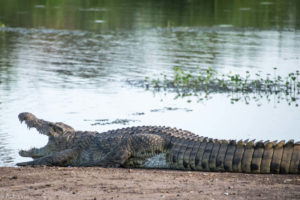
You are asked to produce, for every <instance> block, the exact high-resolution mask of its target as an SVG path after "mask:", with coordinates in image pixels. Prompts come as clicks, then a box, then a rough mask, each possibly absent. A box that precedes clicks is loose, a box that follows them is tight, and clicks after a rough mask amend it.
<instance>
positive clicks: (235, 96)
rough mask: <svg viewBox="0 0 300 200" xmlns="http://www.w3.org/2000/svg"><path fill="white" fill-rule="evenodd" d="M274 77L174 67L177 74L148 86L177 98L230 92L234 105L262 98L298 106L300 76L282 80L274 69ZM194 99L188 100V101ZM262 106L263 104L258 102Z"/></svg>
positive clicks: (207, 96)
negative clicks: (185, 69) (171, 92)
mask: <svg viewBox="0 0 300 200" xmlns="http://www.w3.org/2000/svg"><path fill="white" fill-rule="evenodd" d="M273 70H274V71H273V75H271V74H265V75H264V74H262V72H257V73H255V74H254V75H253V74H251V73H250V72H249V71H246V72H245V74H244V75H240V74H233V73H231V72H229V73H228V74H220V73H218V72H217V71H216V70H214V69H212V68H207V69H205V70H203V69H202V70H201V69H198V70H195V71H184V70H183V69H182V68H180V67H174V69H173V75H172V76H167V75H166V74H161V76H160V77H159V78H156V79H150V78H149V77H146V80H145V82H144V85H143V86H144V87H145V88H147V89H149V90H153V91H160V90H169V91H175V92H176V93H177V96H176V98H179V97H190V96H197V97H198V101H202V100H205V99H210V98H211V96H210V94H212V93H228V97H229V98H230V100H231V103H235V102H238V101H244V102H245V103H246V104H248V103H249V102H250V100H251V99H252V100H255V101H256V102H259V100H261V99H262V98H264V97H265V98H266V99H267V100H268V101H271V97H273V99H274V101H276V102H277V103H280V102H281V101H282V100H285V101H287V103H288V104H289V105H292V104H293V105H295V106H297V107H298V100H299V96H300V95H299V94H300V73H299V70H297V71H296V72H292V73H289V74H288V76H286V77H282V76H280V75H277V73H276V71H277V68H273ZM190 101H191V100H190V99H188V102H190ZM258 105H259V103H258Z"/></svg>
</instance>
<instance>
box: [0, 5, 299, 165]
mask: <svg viewBox="0 0 300 200" xmlns="http://www.w3.org/2000/svg"><path fill="white" fill-rule="evenodd" d="M299 13H300V1H297V0H291V1H285V0H271V1H258V0H252V1H238V0H228V1H211V0H207V1H203V0H202V1H199V0H198V1H194V0H189V1H184V0H172V1H157V0H147V1H146V0H139V1H137V0H135V1H132V0H126V1H124V0H107V1H98V0H97V1H96V0H94V1H91V0H41V1H38V0H26V1H24V0H1V2H0V27H1V28H0V165H14V163H16V162H19V161H21V160H23V159H22V158H20V157H19V156H18V154H17V152H18V150H19V149H22V148H23V149H26V148H29V147H31V146H36V147H38V146H43V145H44V144H45V143H46V140H47V138H45V137H43V136H40V135H37V134H36V132H35V131H33V130H31V131H30V132H29V131H27V130H26V128H25V126H22V125H20V124H19V123H18V120H17V114H18V113H20V112H23V111H29V112H32V113H34V114H36V115H37V116H39V117H41V118H44V119H46V120H50V121H63V122H65V123H67V124H70V125H71V126H73V127H74V128H76V129H81V130H97V131H103V130H108V129H111V128H120V127H124V126H131V125H150V124H152V125H167V126H175V127H178V128H183V129H187V130H190V131H193V132H195V133H198V134H199V135H205V136H209V137H215V138H220V139H221V138H226V139H229V138H232V139H246V138H257V139H270V140H273V139H274V140H275V139H279V140H280V139H291V138H293V139H296V140H299V139H300V134H299V133H298V132H299V131H298V130H299V129H298V126H299V122H300V117H299V116H300V111H299V107H295V106H289V105H288V104H287V103H286V102H285V101H281V102H279V103H278V102H277V101H276V97H272V96H271V97H268V98H269V100H268V99H267V98H265V97H262V98H260V99H259V100H251V101H250V103H249V104H248V105H247V104H245V101H242V102H239V103H236V104H234V105H232V104H231V103H230V100H228V97H227V96H228V94H218V93H216V94H213V95H212V97H211V98H209V99H206V100H205V101H201V102H200V103H197V98H196V97H195V99H193V97H191V98H190V99H191V100H192V101H191V103H188V102H187V100H186V99H177V100H174V97H175V96H176V94H173V93H165V94H164V93H156V94H152V93H151V92H149V91H145V90H144V89H142V88H135V87H132V86H130V85H128V84H127V83H126V80H142V79H144V77H145V76H149V77H151V78H155V77H156V76H159V74H160V73H165V74H168V73H172V69H173V67H174V66H178V67H182V68H183V69H186V70H195V69H196V68H197V67H200V68H203V69H205V68H208V67H211V68H213V69H215V70H217V71H218V72H219V73H228V72H230V71H231V72H233V73H242V74H243V73H244V72H245V71H250V72H251V73H256V72H258V71H261V72H262V73H270V72H273V68H274V67H277V68H278V70H277V73H278V74H281V75H282V76H285V75H287V74H288V73H290V72H294V71H296V70H299V69H300V53H299V52H300V14H299ZM254 95H257V94H254Z"/></svg>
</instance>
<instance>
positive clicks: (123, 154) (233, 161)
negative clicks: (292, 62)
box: [17, 112, 300, 174]
mask: <svg viewBox="0 0 300 200" xmlns="http://www.w3.org/2000/svg"><path fill="white" fill-rule="evenodd" d="M18 117H19V120H20V122H21V123H22V122H25V123H26V124H27V126H28V128H29V129H30V128H35V129H36V130H37V131H38V132H39V133H40V134H44V135H47V136H48V138H49V140H48V143H47V144H46V146H44V147H42V148H32V149H30V150H27V151H25V150H21V151H20V152H19V154H20V155H21V156H23V157H31V158H33V160H31V161H27V162H21V163H17V165H18V166H35V165H48V166H78V167H92V166H100V167H130V168H152V169H155V168H161V169H175V170H197V171H216V172H244V173H291V174H299V173H300V142H294V141H293V140H290V141H288V142H285V141H280V142H277V141H272V142H271V141H258V142H255V141H254V140H251V141H249V140H245V141H244V140H240V141H236V140H217V139H212V138H207V137H201V136H198V135H196V134H194V133H191V132H189V131H185V130H181V129H176V128H170V127H164V126H137V127H129V128H122V129H116V130H111V131H107V132H103V133H98V132H91V131H76V130H74V129H73V128H72V127H71V126H69V125H67V124H64V123H62V122H57V123H53V122H48V121H45V120H43V119H39V118H37V117H35V116H34V115H33V114H31V113H28V112H25V113H21V114H19V116H18Z"/></svg>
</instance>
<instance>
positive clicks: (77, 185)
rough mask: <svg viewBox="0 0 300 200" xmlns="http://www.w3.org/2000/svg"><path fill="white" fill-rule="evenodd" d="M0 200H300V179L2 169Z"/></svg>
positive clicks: (163, 172)
mask: <svg viewBox="0 0 300 200" xmlns="http://www.w3.org/2000/svg"><path fill="white" fill-rule="evenodd" d="M0 199H65V200H68V199H72V200H75V199H90V200H92V199H97V200H98V199H130V200H132V199H300V175H265V174H263V175H259V174H238V173H210V172H187V171H173V170H143V169H109V168H108V169H105V168H98V167H95V168H62V167H35V168H32V167H25V168H14V167H1V168H0Z"/></svg>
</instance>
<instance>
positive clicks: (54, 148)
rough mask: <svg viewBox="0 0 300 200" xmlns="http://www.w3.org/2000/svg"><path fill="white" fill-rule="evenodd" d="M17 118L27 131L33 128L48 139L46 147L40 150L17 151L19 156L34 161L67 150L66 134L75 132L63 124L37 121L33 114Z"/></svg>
mask: <svg viewBox="0 0 300 200" xmlns="http://www.w3.org/2000/svg"><path fill="white" fill-rule="evenodd" d="M18 117H19V120H20V122H21V123H22V122H25V124H26V125H27V127H28V128H29V129H30V128H35V129H36V130H37V131H38V132H39V133H41V134H43V135H47V136H48V138H49V140H48V143H47V144H46V146H44V147H42V148H31V149H30V150H27V151H25V150H21V151H19V154H20V156H23V157H31V158H33V159H36V158H40V157H43V156H47V155H51V154H53V153H55V152H59V151H61V150H64V149H66V148H67V146H68V139H69V138H70V137H66V134H69V135H70V134H71V133H73V132H75V130H74V129H73V128H72V127H70V126H68V125H66V124H64V123H61V122H58V123H52V122H47V121H45V120H42V119H38V118H37V117H35V116H34V115H33V114H31V113H28V112H26V113H21V114H19V116H18Z"/></svg>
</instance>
